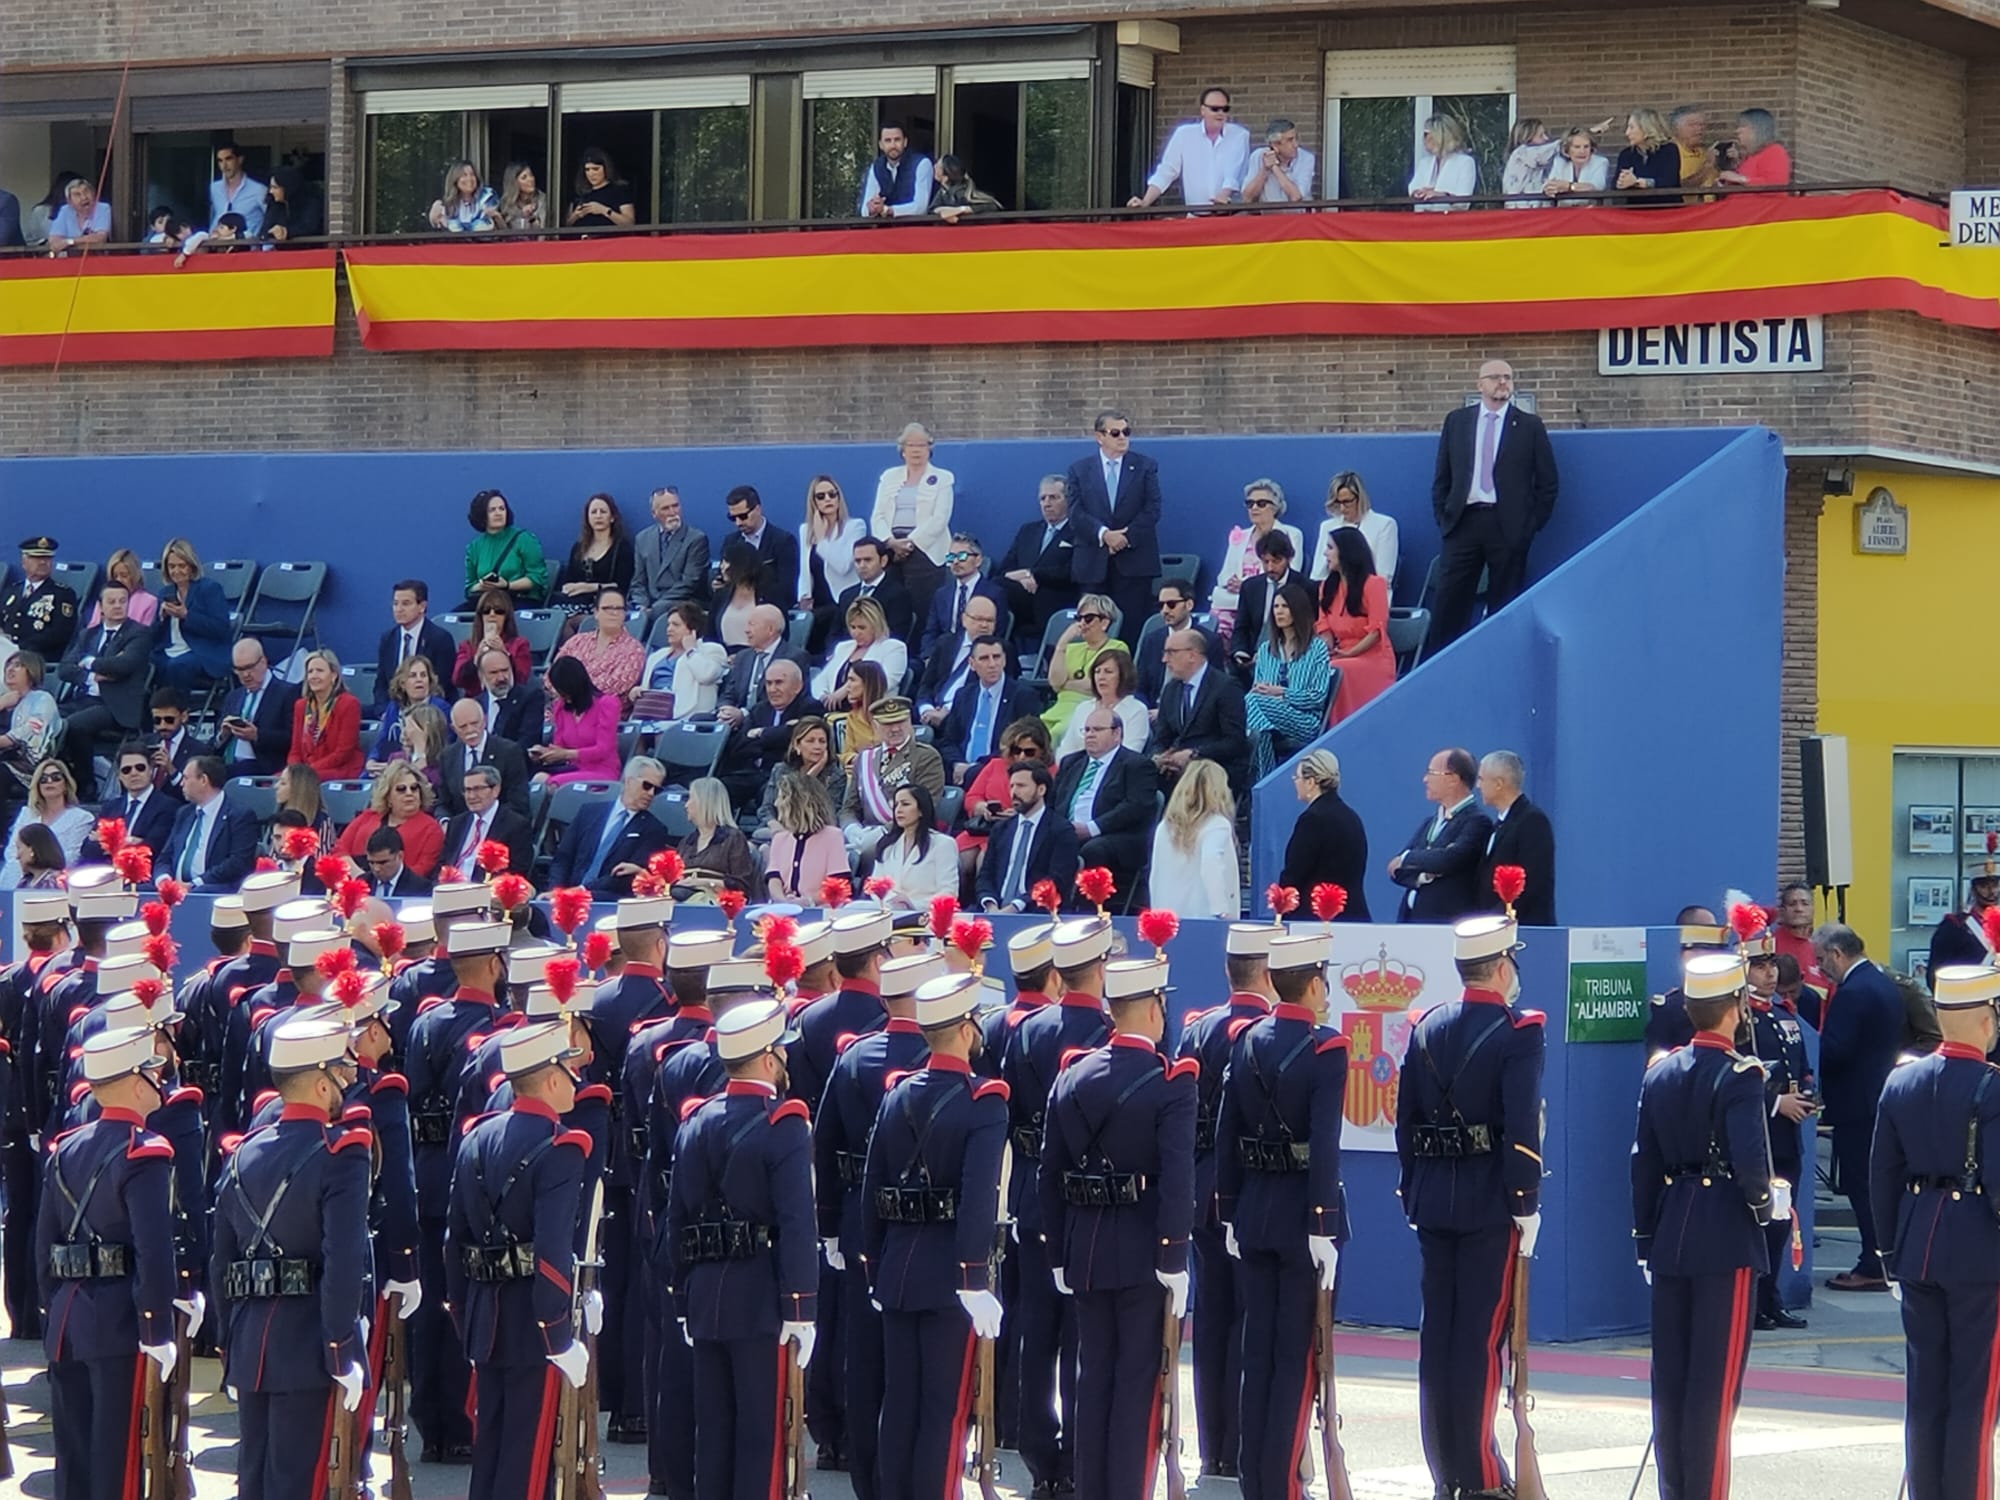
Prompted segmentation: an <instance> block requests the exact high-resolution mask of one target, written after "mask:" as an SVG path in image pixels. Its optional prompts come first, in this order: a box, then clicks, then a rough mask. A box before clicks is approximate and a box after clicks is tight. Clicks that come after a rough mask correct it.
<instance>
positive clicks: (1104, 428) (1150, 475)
mask: <svg viewBox="0 0 2000 1500" xmlns="http://www.w3.org/2000/svg"><path fill="white" fill-rule="evenodd" d="M1094 431H1095V435H1096V437H1097V452H1096V453H1094V454H1092V455H1090V456H1089V457H1088V458H1079V459H1078V460H1077V461H1076V462H1075V463H1073V464H1071V465H1070V466H1069V472H1068V473H1067V474H1066V475H1064V476H1063V488H1064V489H1065V490H1066V491H1067V492H1068V494H1069V508H1070V511H1071V512H1072V513H1073V514H1074V516H1075V518H1076V525H1075V526H1074V528H1073V530H1072V535H1073V536H1074V538H1075V540H1076V556H1075V558H1074V559H1073V560H1072V562H1071V564H1070V576H1071V578H1072V579H1073V580H1074V582H1075V583H1076V585H1077V587H1078V588H1079V589H1082V590H1090V589H1095V588H1098V587H1099V586H1102V589H1103V592H1105V593H1107V594H1109V595H1110V596H1111V602H1112V603H1113V604H1116V605H1117V606H1118V612H1119V614H1120V616H1121V617H1122V619H1121V621H1120V626H1119V634H1120V635H1121V636H1123V637H1124V639H1125V644H1126V645H1128V646H1129V645H1131V644H1132V643H1133V642H1134V641H1136V640H1138V639H1139V627H1140V625H1141V624H1142V623H1144V621H1145V618H1146V615H1147V612H1148V607H1149V606H1150V605H1151V603H1152V599H1153V593H1152V590H1153V580H1154V579H1155V578H1157V577H1159V576H1160V536H1159V530H1160V466H1159V465H1158V464H1157V463H1155V462H1154V461H1153V460H1152V459H1150V458H1148V457H1147V456H1146V455H1145V454H1143V453H1134V452H1133V451H1132V422H1131V419H1130V418H1129V417H1127V416H1126V415H1125V413H1123V412H1122V411H1101V412H1099V413H1098V414H1097V423H1096V427H1095V429H1094Z"/></svg>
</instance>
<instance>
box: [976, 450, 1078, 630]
mask: <svg viewBox="0 0 2000 1500" xmlns="http://www.w3.org/2000/svg"><path fill="white" fill-rule="evenodd" d="M1035 503H1036V504H1037V505H1039V506H1040V507H1041V510H1042V518H1041V519H1040V520H1039V521H1030V522H1029V523H1028V524H1027V525H1025V526H1023V527H1022V528H1021V529H1020V530H1019V531H1017V532H1016V533H1014V544H1013V545H1012V546H1011V547H1009V548H1008V549H1007V555H1006V556H1005V557H1003V558H1001V559H1000V561H999V563H998V564H997V565H996V566H995V567H994V569H993V571H994V573H995V574H996V575H998V577H999V579H1000V585H1001V587H1002V588H1004V589H1005V590H1006V591H1007V608H1008V610H1009V611H1010V612H1011V613H1012V615H1013V617H1014V646H1015V649H1017V650H1019V651H1023V652H1026V651H1033V650H1034V649H1035V648H1036V647H1038V646H1039V645H1041V643H1042V637H1043V635H1045V634H1046V633H1047V632H1048V628H1049V621H1050V620H1052V619H1054V618H1055V614H1056V611H1057V610H1061V609H1074V608H1076V601H1077V599H1078V597H1079V596H1080V595H1081V592H1082V591H1081V590H1080V589H1078V588H1077V586H1076V581H1075V579H1074V578H1072V577H1071V570H1072V566H1073V564H1074V563H1075V561H1076V529H1075V527H1073V526H1072V525H1071V524H1070V513H1069V491H1068V490H1067V489H1065V488H1064V484H1063V476H1062V475H1060V474H1044V475H1043V476H1042V482H1041V484H1040V485H1039V486H1038V488H1037V490H1036V495H1035Z"/></svg>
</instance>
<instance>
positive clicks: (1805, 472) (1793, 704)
mask: <svg viewBox="0 0 2000 1500" xmlns="http://www.w3.org/2000/svg"><path fill="white" fill-rule="evenodd" d="M1825 477H1826V466H1825V465H1824V464H1815V463H1800V464H1793V465H1791V466H1790V468H1789V469H1788V470H1787V473H1786V482H1785V613H1784V652H1785V657H1784V666H1783V668H1782V673H1781V676H1780V677H1779V682H1778V746H1779V748H1778V868H1777V871H1776V874H1777V880H1776V881H1775V882H1774V883H1773V884H1772V886H1771V889H1772V890H1774V891H1775V890H1776V889H1777V887H1778V886H1780V885H1782V884H1784V883H1785V882H1786V881H1788V880H1803V879H1804V878H1805V870H1806V856H1805V804H1804V801H1803V799H1802V794H1801V791H1800V778H1799V741H1800V740H1801V739H1803V738H1804V737H1805V736H1807V735H1809V734H1812V733H1814V732H1816V731H1817V730H1818V728H1819V517H1820V511H1821V509H1822V508H1823V507H1824V506H1825V504H1826V495H1825V490H1826V484H1825Z"/></svg>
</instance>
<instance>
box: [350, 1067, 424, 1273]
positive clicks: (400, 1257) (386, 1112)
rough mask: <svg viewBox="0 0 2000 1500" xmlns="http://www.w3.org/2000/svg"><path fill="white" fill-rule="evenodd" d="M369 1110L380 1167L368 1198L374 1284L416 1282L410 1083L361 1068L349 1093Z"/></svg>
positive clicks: (401, 1077)
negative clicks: (372, 1241)
mask: <svg viewBox="0 0 2000 1500" xmlns="http://www.w3.org/2000/svg"><path fill="white" fill-rule="evenodd" d="M347 1097H348V1099H349V1101H350V1102H351V1103H352V1104H360V1105H364V1106H366V1108H367V1111H368V1128H369V1130H370V1131H371V1132H372V1133H373V1134H374V1137H375V1144H376V1146H377V1147H378V1148H380V1149H379V1150H378V1152H377V1156H378V1160H379V1165H378V1166H377V1168H376V1171H375V1183H374V1188H373V1191H372V1192H371V1193H370V1195H369V1200H368V1227H369V1229H370V1230H371V1231H372V1233H373V1237H374V1242H375V1285H376V1287H377V1288H378V1289H379V1288H380V1287H381V1286H382V1284H383V1283H385V1282H390V1281H415V1280H416V1279H417V1165H416V1152H415V1146H414V1144H413V1143H412V1141H411V1139H410V1085H409V1081H408V1080H407V1079H405V1078H404V1077H403V1075H402V1074H401V1073H385V1072H375V1071H374V1070H372V1069H369V1068H363V1069H362V1070H361V1076H360V1077H359V1078H357V1079H356V1080H355V1082H354V1087H353V1088H351V1089H349V1090H348V1091H347Z"/></svg>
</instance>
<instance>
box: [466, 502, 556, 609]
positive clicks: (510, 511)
mask: <svg viewBox="0 0 2000 1500" xmlns="http://www.w3.org/2000/svg"><path fill="white" fill-rule="evenodd" d="M466 519H467V520H468V521H470V522H471V523H472V529H473V530H474V531H476V532H478V533H479V535H477V536H475V537H474V538H473V539H472V540H471V541H469V542H467V543H466V544H465V597H466V598H467V599H468V600H473V599H476V598H478V596H479V595H480V594H481V593H483V592H484V591H485V590H486V589H488V588H502V589H505V590H507V592H508V593H510V594H512V595H514V597H515V598H516V600H517V601H518V602H520V603H523V604H539V603H540V602H541V598H542V594H543V592H544V591H545V590H546V589H547V588H548V586H549V565H548V562H547V561H546V560H545V559H544V558H543V556H542V544H541V543H540V542H538V541H537V540H535V534H534V533H533V532H532V531H524V530H522V528H520V527H519V526H516V525H515V524H514V507H513V506H511V505H509V504H508V503H507V497H506V496H505V495H503V494H501V493H500V492H499V491H498V490H481V491H480V492H479V493H478V494H476V495H474V496H473V497H472V509H471V510H470V511H469V512H468V513H467V516H466ZM465 607H466V608H467V609H468V610H469V609H471V608H473V605H472V604H470V603H468V604H467V605H466V606H465Z"/></svg>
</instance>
